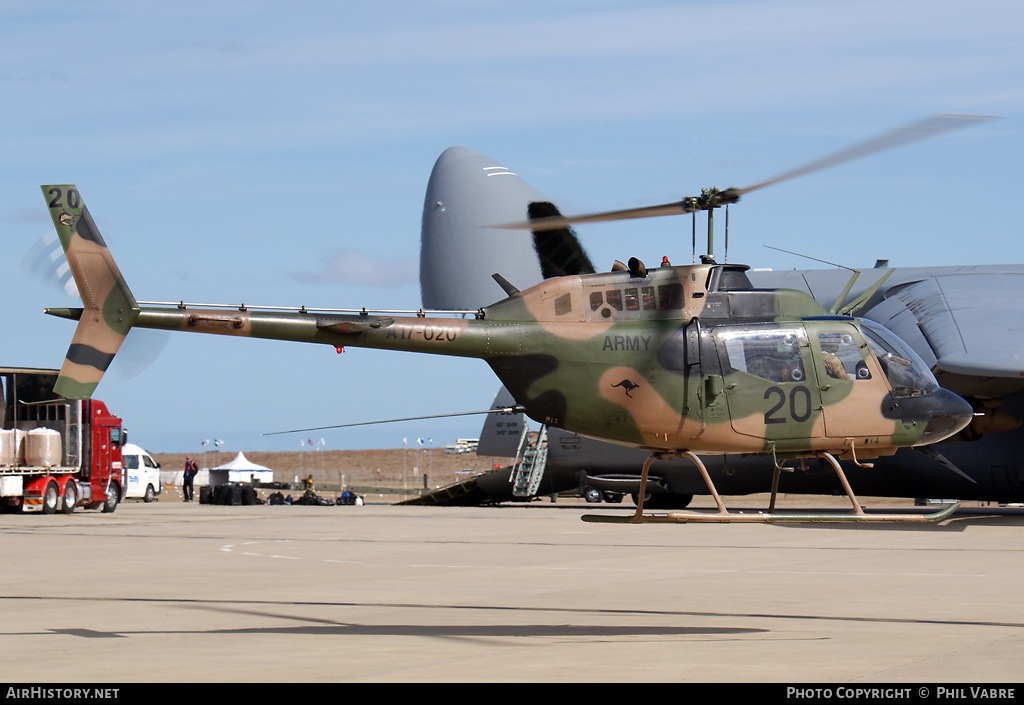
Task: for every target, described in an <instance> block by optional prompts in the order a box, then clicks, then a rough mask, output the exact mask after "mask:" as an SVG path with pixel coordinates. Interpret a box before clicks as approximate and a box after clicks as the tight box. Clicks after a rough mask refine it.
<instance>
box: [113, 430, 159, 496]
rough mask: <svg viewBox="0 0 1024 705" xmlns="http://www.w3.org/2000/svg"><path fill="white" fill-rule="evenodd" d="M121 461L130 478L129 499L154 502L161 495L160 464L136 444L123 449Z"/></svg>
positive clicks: (127, 444)
mask: <svg viewBox="0 0 1024 705" xmlns="http://www.w3.org/2000/svg"><path fill="white" fill-rule="evenodd" d="M121 460H122V461H123V463H124V471H125V475H127V476H128V490H127V491H126V492H125V498H127V499H142V500H143V501H144V502H152V501H153V500H154V499H156V496H157V495H158V494H160V464H159V463H157V462H156V461H155V460H153V458H152V457H151V456H150V454H149V453H147V452H146V451H145V450H143V449H142V448H140V447H139V446H137V445H135V444H134V443H125V444H124V447H123V448H121Z"/></svg>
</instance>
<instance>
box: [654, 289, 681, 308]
mask: <svg viewBox="0 0 1024 705" xmlns="http://www.w3.org/2000/svg"><path fill="white" fill-rule="evenodd" d="M682 305H683V285H682V284H666V285H664V286H659V287H658V308H659V309H661V310H662V311H674V310H676V309H678V308H682Z"/></svg>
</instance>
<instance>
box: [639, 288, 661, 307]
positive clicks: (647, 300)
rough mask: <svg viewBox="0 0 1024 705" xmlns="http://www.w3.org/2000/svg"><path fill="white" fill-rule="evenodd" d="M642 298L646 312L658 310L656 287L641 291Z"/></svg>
mask: <svg viewBox="0 0 1024 705" xmlns="http://www.w3.org/2000/svg"><path fill="white" fill-rule="evenodd" d="M640 298H641V299H642V300H643V304H644V311H653V310H655V309H656V308H658V307H657V306H656V305H655V303H654V287H653V286H645V287H641V289H640Z"/></svg>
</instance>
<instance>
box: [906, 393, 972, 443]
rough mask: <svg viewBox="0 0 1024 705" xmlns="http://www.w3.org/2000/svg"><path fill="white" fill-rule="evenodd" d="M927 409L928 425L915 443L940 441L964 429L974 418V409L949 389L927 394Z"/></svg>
mask: <svg viewBox="0 0 1024 705" xmlns="http://www.w3.org/2000/svg"><path fill="white" fill-rule="evenodd" d="M924 399H926V402H925V409H923V411H926V413H927V414H928V425H927V426H926V427H925V429H924V433H922V434H921V438H920V439H919V440H918V442H917V443H915V444H914V445H929V444H931V443H938V442H939V441H942V440H945V439H947V438H949V437H950V436H952V435H954V434H956V433H959V432H960V431H962V430H963V429H964V428H965V427H966V426H967V424H969V423H970V422H971V420H972V419H973V418H974V409H973V408H972V407H971V405H970V404H968V403H967V402H966V401H964V400H963V399H962V398H960V397H959V396H958V395H956V394H954V393H953V392H951V391H949V390H948V389H939V390H938V391H937V392H934V393H932V394H929V395H927V396H926V397H924Z"/></svg>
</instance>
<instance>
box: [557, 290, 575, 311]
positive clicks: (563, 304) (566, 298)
mask: <svg viewBox="0 0 1024 705" xmlns="http://www.w3.org/2000/svg"><path fill="white" fill-rule="evenodd" d="M567 313H572V295H571V294H562V295H561V296H559V297H558V298H557V299H555V315H556V316H564V315H566V314H567Z"/></svg>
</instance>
